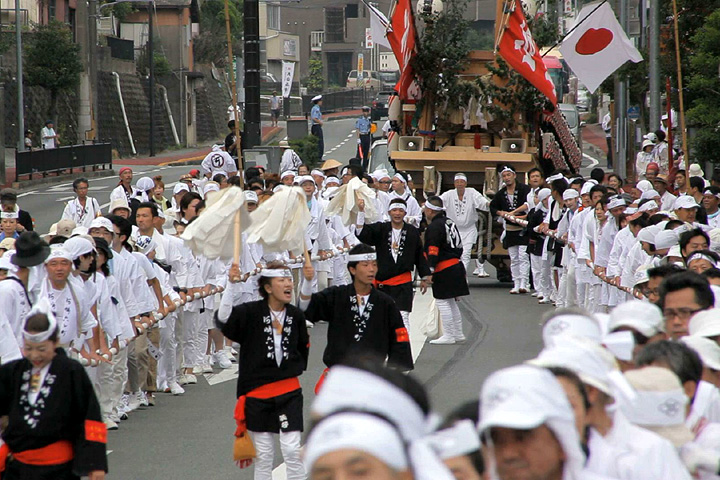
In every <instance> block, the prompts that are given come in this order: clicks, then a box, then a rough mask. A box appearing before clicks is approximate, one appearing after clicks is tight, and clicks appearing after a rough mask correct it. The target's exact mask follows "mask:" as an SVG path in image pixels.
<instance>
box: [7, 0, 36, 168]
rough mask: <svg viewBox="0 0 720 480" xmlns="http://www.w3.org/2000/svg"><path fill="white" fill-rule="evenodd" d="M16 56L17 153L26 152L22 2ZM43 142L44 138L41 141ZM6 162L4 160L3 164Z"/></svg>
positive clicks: (17, 4) (17, 12) (17, 3)
mask: <svg viewBox="0 0 720 480" xmlns="http://www.w3.org/2000/svg"><path fill="white" fill-rule="evenodd" d="M15 48H16V49H15V54H16V56H17V76H16V77H17V101H18V116H17V122H18V126H17V129H18V140H17V151H18V152H23V151H25V95H24V94H23V58H22V25H21V24H20V0H15ZM40 140H42V138H41V139H40ZM4 161H5V160H4V159H3V162H4Z"/></svg>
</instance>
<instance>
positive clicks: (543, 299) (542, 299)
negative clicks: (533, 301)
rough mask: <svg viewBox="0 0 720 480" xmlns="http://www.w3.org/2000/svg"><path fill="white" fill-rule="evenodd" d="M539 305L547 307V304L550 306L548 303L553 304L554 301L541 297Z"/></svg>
mask: <svg viewBox="0 0 720 480" xmlns="http://www.w3.org/2000/svg"><path fill="white" fill-rule="evenodd" d="M538 303H542V304H543V305H546V304H548V303H552V300H551V299H549V298H547V297H541V298H540V299H539V300H538Z"/></svg>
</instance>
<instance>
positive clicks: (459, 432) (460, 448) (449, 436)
mask: <svg viewBox="0 0 720 480" xmlns="http://www.w3.org/2000/svg"><path fill="white" fill-rule="evenodd" d="M425 441H427V442H428V443H429V444H430V446H431V448H432V449H433V450H434V451H436V452H437V453H438V455H439V456H440V458H442V459H443V460H447V459H450V458H455V457H460V456H463V455H468V454H470V453H472V452H477V451H478V450H480V437H479V436H478V434H477V428H476V426H475V424H474V423H473V422H472V420H459V421H457V422H455V424H454V425H453V426H452V427H448V428H444V429H442V430H438V431H436V432H433V433H431V434H430V435H429V436H428V437H427V438H425Z"/></svg>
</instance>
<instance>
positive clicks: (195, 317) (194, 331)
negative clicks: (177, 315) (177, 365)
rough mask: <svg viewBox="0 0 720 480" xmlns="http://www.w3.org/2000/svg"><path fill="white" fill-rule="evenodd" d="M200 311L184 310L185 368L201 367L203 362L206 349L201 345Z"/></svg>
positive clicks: (183, 365)
mask: <svg viewBox="0 0 720 480" xmlns="http://www.w3.org/2000/svg"><path fill="white" fill-rule="evenodd" d="M199 333H200V313H198V312H190V311H188V310H185V312H183V324H182V347H183V361H182V367H183V368H193V367H199V366H201V365H202V362H203V359H204V357H203V353H204V350H201V347H200V338H199Z"/></svg>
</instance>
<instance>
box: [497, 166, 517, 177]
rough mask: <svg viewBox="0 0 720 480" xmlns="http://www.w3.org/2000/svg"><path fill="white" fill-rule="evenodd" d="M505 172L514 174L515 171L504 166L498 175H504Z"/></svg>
mask: <svg viewBox="0 0 720 480" xmlns="http://www.w3.org/2000/svg"><path fill="white" fill-rule="evenodd" d="M505 172H512V173H515V170H513V169H512V168H510V167H509V166H507V165H505V166H504V167H503V168H502V170H500V175H502V174H503V173H505Z"/></svg>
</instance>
